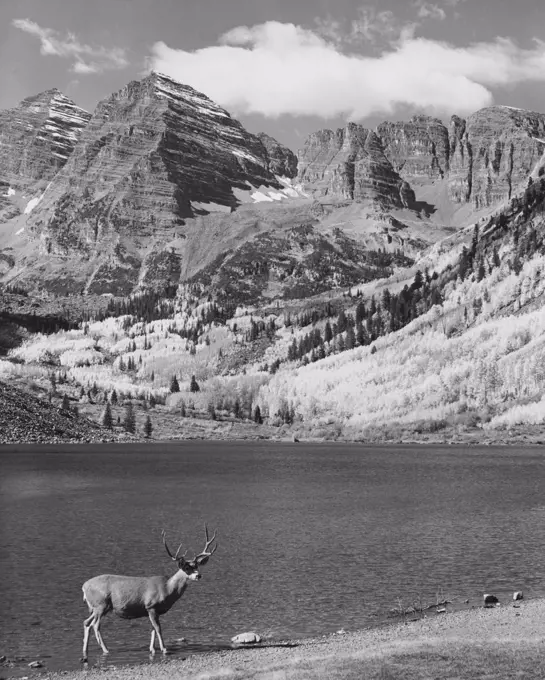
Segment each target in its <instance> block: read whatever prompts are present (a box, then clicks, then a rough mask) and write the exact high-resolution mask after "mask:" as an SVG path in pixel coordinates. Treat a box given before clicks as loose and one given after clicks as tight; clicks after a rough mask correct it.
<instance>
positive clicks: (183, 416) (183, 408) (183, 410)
mask: <svg viewBox="0 0 545 680" xmlns="http://www.w3.org/2000/svg"><path fill="white" fill-rule="evenodd" d="M186 414H187V411H186V408H185V401H184V400H183V399H182V403H181V404H180V415H181V416H182V418H185V417H186Z"/></svg>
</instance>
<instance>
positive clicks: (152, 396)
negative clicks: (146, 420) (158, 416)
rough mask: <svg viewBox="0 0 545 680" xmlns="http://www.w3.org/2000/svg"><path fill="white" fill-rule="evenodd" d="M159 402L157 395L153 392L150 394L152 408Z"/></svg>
mask: <svg viewBox="0 0 545 680" xmlns="http://www.w3.org/2000/svg"><path fill="white" fill-rule="evenodd" d="M156 404H157V400H156V399H155V396H154V395H153V393H152V394H150V395H149V407H150V408H155V406H156Z"/></svg>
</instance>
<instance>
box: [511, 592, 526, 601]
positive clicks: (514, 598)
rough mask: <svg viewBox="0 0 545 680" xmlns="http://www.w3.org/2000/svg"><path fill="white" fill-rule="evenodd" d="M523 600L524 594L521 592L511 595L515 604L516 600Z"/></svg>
mask: <svg viewBox="0 0 545 680" xmlns="http://www.w3.org/2000/svg"><path fill="white" fill-rule="evenodd" d="M523 599H524V593H523V592H522V590H516V591H515V592H514V593H513V600H515V602H516V601H517V600H523Z"/></svg>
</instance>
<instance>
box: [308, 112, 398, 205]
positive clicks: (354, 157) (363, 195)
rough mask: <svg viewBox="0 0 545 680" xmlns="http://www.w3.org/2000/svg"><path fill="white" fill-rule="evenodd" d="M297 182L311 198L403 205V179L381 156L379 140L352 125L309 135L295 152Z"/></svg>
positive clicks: (360, 127)
mask: <svg viewBox="0 0 545 680" xmlns="http://www.w3.org/2000/svg"><path fill="white" fill-rule="evenodd" d="M297 179H298V181H299V182H300V183H301V185H302V186H303V188H304V190H305V191H306V192H308V193H311V194H312V195H314V196H315V197H321V196H331V197H333V198H337V199H346V200H353V201H357V202H363V201H365V200H372V201H376V202H378V203H380V204H381V206H382V207H402V205H403V200H402V198H401V195H400V190H401V186H402V184H403V180H402V179H401V177H400V176H399V175H398V173H397V172H396V171H395V170H394V168H393V167H392V164H391V163H390V161H389V160H388V159H387V157H386V156H385V154H384V151H383V148H382V144H381V141H380V139H379V137H378V136H377V135H376V134H375V133H374V132H372V131H371V130H367V129H366V128H364V127H362V126H361V125H357V124H356V123H349V124H348V125H347V126H346V127H344V128H339V129H338V130H336V131H333V130H320V131H319V132H315V133H314V134H312V135H310V136H309V137H308V139H307V140H306V142H305V145H304V147H303V148H302V149H301V150H300V151H299V165H298V174H297Z"/></svg>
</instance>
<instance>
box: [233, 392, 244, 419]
mask: <svg viewBox="0 0 545 680" xmlns="http://www.w3.org/2000/svg"><path fill="white" fill-rule="evenodd" d="M233 415H234V416H235V418H240V417H241V416H242V409H241V408H240V399H239V398H238V397H237V398H236V399H235V404H234V406H233Z"/></svg>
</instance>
